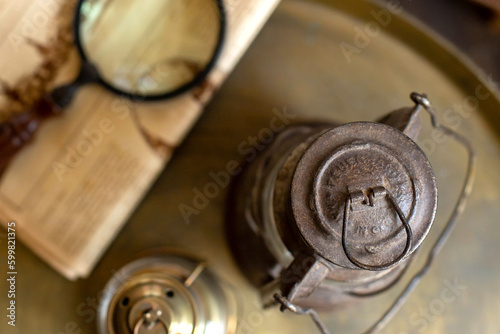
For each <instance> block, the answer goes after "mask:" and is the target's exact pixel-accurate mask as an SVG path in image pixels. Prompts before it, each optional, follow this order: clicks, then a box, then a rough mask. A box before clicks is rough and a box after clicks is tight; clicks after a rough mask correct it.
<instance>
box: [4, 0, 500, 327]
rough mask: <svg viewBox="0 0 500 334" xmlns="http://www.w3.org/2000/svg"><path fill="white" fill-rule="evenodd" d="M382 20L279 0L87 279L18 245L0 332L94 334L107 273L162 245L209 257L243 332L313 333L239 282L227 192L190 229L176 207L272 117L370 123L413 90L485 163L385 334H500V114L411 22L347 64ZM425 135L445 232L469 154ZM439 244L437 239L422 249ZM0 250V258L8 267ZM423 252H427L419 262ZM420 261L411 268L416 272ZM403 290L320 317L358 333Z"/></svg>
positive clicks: (339, 5)
mask: <svg viewBox="0 0 500 334" xmlns="http://www.w3.org/2000/svg"><path fill="white" fill-rule="evenodd" d="M382 9H386V8H384V7H383V5H382V6H377V5H374V4H372V3H370V2H366V1H364V0H350V1H344V0H323V1H322V4H321V5H318V4H317V3H314V2H312V1H311V2H309V1H298V0H292V1H289V0H284V1H283V3H282V5H281V6H280V7H279V8H278V11H277V12H276V13H275V14H274V16H273V17H272V18H271V20H270V21H269V23H268V24H267V26H266V27H265V28H264V30H263V31H262V33H261V34H260V36H259V37H258V38H257V40H256V41H255V43H254V44H253V46H252V47H251V49H250V50H249V51H248V53H247V54H246V56H245V57H244V59H243V60H242V62H241V63H240V65H239V66H238V67H237V69H236V70H235V72H234V74H233V75H232V76H231V77H230V78H229V80H228V82H227V83H226V84H225V85H224V87H223V88H222V90H221V91H220V92H219V94H218V95H217V97H216V99H215V100H214V101H213V102H212V104H211V105H210V106H209V107H208V109H207V111H206V114H205V116H204V117H203V118H202V119H201V120H200V122H199V123H198V125H197V126H196V127H195V129H194V130H193V132H192V133H191V135H190V137H189V138H188V139H187V141H186V142H185V144H184V145H183V146H182V147H181V148H180V149H179V151H178V152H177V153H176V156H175V157H174V159H173V160H172V162H171V164H170V165H169V166H168V168H167V170H166V171H165V173H164V174H163V175H162V176H161V177H160V178H159V180H158V182H157V183H156V185H155V186H154V187H153V189H152V190H151V192H150V193H149V195H148V196H147V197H146V199H145V200H144V202H143V203H142V205H141V206H140V207H139V208H138V210H137V212H136V213H135V214H134V215H133V216H132V217H131V219H130V222H129V223H128V224H127V225H126V227H125V228H124V230H123V231H122V232H121V233H120V234H119V235H118V237H117V239H116V241H115V242H114V243H113V245H112V246H111V247H110V249H109V250H108V252H107V253H106V254H105V256H104V257H103V259H102V261H101V263H100V264H99V266H98V267H97V269H96V270H95V272H94V273H93V274H92V276H91V277H90V278H89V279H87V280H82V281H79V282H77V283H72V282H68V281H66V280H65V279H64V278H62V277H60V276H59V275H58V274H57V273H55V272H54V271H52V270H51V269H50V268H49V267H48V266H46V265H45V264H44V263H43V262H42V261H40V260H39V259H38V258H36V257H35V256H34V255H33V254H32V253H31V252H29V251H28V250H27V249H26V248H25V247H23V246H22V245H18V246H17V251H18V254H17V255H18V258H17V259H18V268H19V273H20V274H19V275H18V289H19V292H18V295H17V296H16V301H17V307H18V311H19V313H18V321H19V322H18V326H17V327H16V328H15V329H14V330H12V329H11V328H10V327H8V325H7V323H6V322H5V321H3V322H0V332H2V333H4V332H5V333H22V334H24V333H42V334H43V333H45V334H49V333H52V334H59V333H65V332H67V333H71V331H76V330H77V329H80V330H81V333H96V325H95V320H96V317H95V314H96V306H95V305H96V304H95V303H96V300H97V298H99V297H100V295H101V290H102V289H103V287H104V286H105V284H106V282H107V281H108V280H109V278H110V277H111V275H112V274H113V272H115V271H116V270H118V269H119V268H121V267H122V266H123V265H124V264H126V263H128V262H129V261H130V260H131V259H133V258H134V257H135V256H136V254H137V253H139V252H141V251H143V250H146V249H150V248H151V247H156V246H161V245H163V246H165V245H168V246H176V247H182V248H184V249H186V250H188V251H190V252H192V253H195V254H199V255H201V256H203V257H204V258H206V259H208V260H209V261H210V263H211V268H213V270H215V271H216V272H218V273H219V274H220V275H221V276H222V277H224V278H226V279H229V280H230V282H231V284H232V285H233V286H237V287H238V289H237V292H238V294H239V298H240V300H241V302H240V304H241V306H242V308H241V314H240V317H239V318H240V324H241V329H240V332H239V333H242V334H246V333H256V334H271V333H272V334H274V333H287V334H296V333H297V334H299V333H310V332H311V329H315V328H314V327H313V326H314V325H313V323H312V322H311V320H310V319H309V318H308V317H297V316H294V315H292V314H289V313H286V314H281V313H280V312H279V310H276V309H271V310H268V311H265V312H264V311H262V310H261V301H260V297H259V294H258V292H257V291H256V289H255V288H254V287H253V285H252V284H250V283H249V282H248V281H247V280H246V279H245V277H244V276H243V275H242V274H241V272H240V271H239V269H238V267H237V266H236V263H235V262H234V261H233V259H232V255H231V253H230V251H229V248H228V247H227V244H226V236H225V233H224V226H223V225H224V224H223V222H224V211H225V209H226V194H227V190H228V189H227V186H223V185H224V183H221V185H222V186H220V188H219V191H218V194H217V196H213V197H212V198H210V199H208V198H207V201H208V204H205V202H204V203H202V204H205V205H203V206H202V205H198V208H197V209H196V210H198V211H199V213H197V214H195V215H193V216H191V217H189V224H187V223H186V219H185V217H183V216H182V214H181V213H180V211H179V207H178V206H179V205H180V204H181V203H184V204H188V205H191V206H192V205H193V199H194V198H195V193H194V192H193V191H194V189H197V190H198V191H200V192H202V193H203V192H204V190H203V189H204V187H205V185H207V184H209V183H210V182H214V181H213V177H212V176H211V175H214V174H211V173H219V172H221V171H226V168H227V164H228V163H229V162H231V161H241V159H242V158H243V157H244V153H245V152H244V151H246V150H254V151H255V152H258V151H259V146H258V145H254V144H251V143H252V142H253V141H252V140H249V136H252V137H257V136H258V135H259V132H260V131H261V130H262V129H269V128H270V127H271V126H273V125H277V126H281V125H282V124H284V123H275V122H274V123H271V121H272V119H273V117H275V114H274V113H273V112H272V110H273V108H276V109H277V110H279V114H280V115H281V116H283V115H288V114H291V115H293V116H294V117H295V118H292V117H288V118H286V117H283V118H282V119H285V121H286V120H288V121H290V122H296V121H298V120H300V119H302V120H312V119H316V120H323V121H326V122H333V121H336V122H339V123H346V122H352V121H360V120H373V119H379V118H381V117H382V116H384V114H385V113H386V112H387V111H388V110H394V109H396V108H400V107H401V106H405V105H408V93H409V92H411V91H421V92H427V93H429V94H430V98H431V100H432V101H433V103H434V104H435V106H436V108H437V109H438V110H439V111H443V114H444V112H446V110H450V111H448V112H446V115H447V116H446V118H444V117H441V120H442V121H444V123H445V124H447V125H449V126H452V127H454V128H457V129H458V130H459V131H460V132H461V133H464V134H465V135H466V136H467V137H468V138H471V140H472V143H473V146H474V147H475V148H476V150H477V154H478V161H479V164H478V172H477V180H476V188H475V190H474V192H473V193H472V197H471V199H470V202H469V204H468V207H467V210H466V211H465V212H464V215H463V216H462V218H461V219H460V220H459V221H458V225H457V228H456V229H455V231H454V232H453V234H452V235H451V238H450V240H449V242H448V244H447V245H446V247H445V248H444V249H443V252H442V253H441V254H440V255H439V257H437V258H436V261H437V262H436V264H437V265H436V266H434V267H433V268H432V269H431V270H430V271H429V275H428V276H427V277H426V278H425V279H424V280H423V281H422V284H421V285H420V286H418V288H417V289H416V290H415V291H414V293H413V294H412V295H411V297H410V298H409V300H408V302H407V303H406V305H405V306H404V307H403V309H402V310H401V311H400V313H399V314H398V315H397V316H396V318H394V319H393V321H392V322H391V323H390V324H389V326H388V327H387V328H386V329H385V330H384V331H383V333H388V334H392V333H395V334H401V333H426V334H427V333H429V334H442V333H454V334H455V333H460V334H469V333H482V334H497V333H498V328H500V319H499V318H498V313H499V312H500V298H499V296H500V288H499V285H498V277H499V275H500V265H499V264H498V260H497V254H498V252H499V251H500V248H499V235H498V226H497V225H498V218H497V217H499V216H500V206H498V202H499V201H500V174H499V173H498V171H499V170H500V140H499V139H500V112H499V110H500V102H499V100H498V98H497V97H496V95H492V94H491V90H490V89H489V87H490V86H488V84H487V81H486V79H484V80H483V79H482V77H481V78H480V77H478V75H477V74H476V72H475V71H473V70H471V69H470V67H469V66H468V65H464V64H465V63H466V62H465V63H464V62H463V61H462V58H461V57H460V56H459V55H457V53H456V52H454V51H452V52H449V51H447V50H446V49H444V48H443V44H442V43H441V41H436V39H435V38H431V37H429V35H428V34H426V33H423V32H422V31H421V30H419V29H417V28H415V26H413V25H411V24H409V23H408V20H407V19H406V18H405V17H400V16H396V15H392V16H391V22H390V24H388V25H387V26H386V27H384V28H383V29H381V30H380V32H379V34H378V35H377V36H375V37H372V38H371V39H370V40H371V42H370V43H369V45H368V46H366V47H365V48H363V49H362V50H361V53H360V54H355V55H354V56H353V58H352V61H351V62H350V63H347V61H346V58H345V56H344V55H343V53H342V51H341V50H340V49H339V43H341V42H347V43H351V44H354V38H355V30H354V29H355V28H359V29H364V27H365V26H366V24H367V23H369V22H373V21H375V19H374V17H373V16H372V14H371V11H373V10H375V11H380V10H382ZM495 79H496V81H498V79H497V78H493V80H495ZM478 92H479V95H476V94H477V93H478ZM474 99H476V100H477V101H479V104H478V105H477V107H474V105H472V106H471V105H470V104H468V103H470V102H471V101H476V100H474ZM454 105H455V107H454ZM283 106H286V107H287V111H288V114H285V113H283ZM443 114H441V115H443ZM280 120H281V119H280ZM279 122H281V121H279ZM428 124H429V123H428V119H427V118H425V117H424V118H423V119H422V137H421V140H420V141H419V143H420V144H421V145H423V147H424V149H425V151H426V154H427V155H428V156H429V159H430V161H431V163H432V166H433V169H434V171H435V173H436V179H437V183H438V188H439V190H440V197H439V202H438V212H437V216H436V222H435V224H436V225H435V227H437V228H438V229H439V228H440V227H442V223H443V222H444V220H445V219H446V218H447V216H448V214H449V212H450V211H451V209H452V207H453V205H454V203H455V201H456V198H457V196H458V193H459V191H460V180H461V178H462V177H463V173H464V164H463V161H464V154H463V150H462V149H461V148H459V147H457V146H456V145H453V144H452V142H451V141H447V140H445V139H442V138H440V137H438V136H434V137H435V138H434V139H433V133H432V132H431V131H428V129H429V127H428ZM238 147H240V149H239V148H238ZM193 207H194V206H193ZM435 237H436V236H435V235H434V234H433V232H431V233H430V234H429V237H428V238H429V242H432V241H433V240H435ZM4 240H5V239H4ZM4 240H2V242H1V244H0V246H1V248H2V249H1V252H2V255H3V258H4V259H5V254H6V247H5V248H4V247H3V245H6V242H4ZM429 242H424V244H423V247H424V248H423V250H422V253H421V254H425V252H426V251H427V249H428V247H429ZM258 251H260V250H256V252H258ZM256 256H257V254H256ZM420 262H421V260H419V259H417V260H416V261H415V265H419V264H421V263H420ZM411 273H412V272H411V270H410V272H409V273H408V274H411ZM405 279H407V276H406V275H405V276H404V277H403V280H402V281H401V282H400V283H398V284H397V285H396V286H395V287H394V291H393V292H388V293H387V294H385V295H381V296H379V297H376V298H375V299H374V300H372V301H368V302H366V303H363V304H360V305H359V306H358V307H356V308H350V309H349V308H345V309H340V310H337V311H335V312H329V313H320V316H321V318H322V319H323V320H325V321H326V324H327V326H328V327H329V328H330V329H334V330H335V332H336V333H359V332H361V331H363V330H365V329H366V328H368V327H369V326H370V325H371V324H372V323H373V322H374V321H375V319H377V318H378V317H379V316H380V315H381V314H382V312H383V309H385V308H386V307H387V306H388V305H389V304H390V303H391V302H392V301H393V300H394V298H395V296H396V294H397V293H398V292H399V291H401V289H402V288H403V285H404V284H405V283H407V282H405ZM0 289H1V290H2V291H7V286H6V282H0ZM5 300H6V298H3V299H0V306H1V308H2V309H5V308H6V307H7V306H6V305H5ZM353 319H355V320H354V321H353Z"/></svg>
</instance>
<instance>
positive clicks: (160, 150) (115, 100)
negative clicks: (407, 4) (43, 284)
mask: <svg viewBox="0 0 500 334" xmlns="http://www.w3.org/2000/svg"><path fill="white" fill-rule="evenodd" d="M70 1H72V0H70ZM278 2H279V0H251V1H247V0H230V1H226V2H225V7H226V12H227V37H226V40H225V44H224V47H223V51H222V54H221V56H220V58H219V60H218V62H217V64H216V66H215V68H214V69H213V70H212V72H211V73H210V74H209V76H208V79H207V83H208V84H205V85H204V86H203V89H201V88H195V89H194V90H193V91H191V92H187V93H185V94H183V95H181V96H179V97H177V98H173V99H169V100H164V101H158V102H142V103H138V102H132V101H131V100H128V99H126V98H124V97H120V96H117V95H114V94H112V93H110V92H109V91H107V90H105V89H104V88H102V87H100V86H97V85H89V86H84V87H82V88H81V89H80V90H79V92H78V93H77V96H76V98H75V99H74V101H73V103H72V104H71V105H70V106H69V107H68V108H67V109H66V110H65V112H64V114H63V115H62V116H61V117H55V118H53V119H50V120H48V121H47V122H45V123H44V124H43V125H42V126H41V128H40V130H39V131H38V132H37V133H36V135H35V138H34V140H33V142H32V143H31V144H29V145H28V146H26V147H25V148H24V149H23V150H22V151H21V152H20V153H19V154H18V155H17V156H16V157H15V159H14V160H13V161H12V162H11V163H10V165H9V167H8V169H7V170H6V172H5V173H4V175H3V176H2V179H1V180H0V220H1V223H2V224H3V225H6V224H7V223H8V222H10V221H15V222H16V230H17V235H18V237H19V238H20V239H21V241H23V242H24V244H26V245H27V246H28V247H30V248H31V249H32V250H33V251H34V252H35V253H36V254H38V256H39V257H41V258H42V259H43V260H45V261H46V262H47V263H48V264H50V265H51V266H52V267H53V268H55V269H56V270H57V271H59V272H60V273H61V274H63V275H64V276H65V277H66V278H68V279H72V280H73V279H77V278H80V277H86V276H87V275H89V274H90V272H91V271H92V269H93V267H94V266H95V264H96V263H97V261H98V260H99V258H100V257H101V256H102V254H103V252H104V251H105V250H106V248H107V247H108V245H109V244H110V242H111V241H112V240H113V239H114V237H115V236H116V234H117V233H118V231H119V230H120V228H121V227H122V226H123V224H124V223H125V222H126V221H127V218H128V217H129V215H130V214H131V213H132V212H133V210H134V209H135V207H136V206H137V204H138V203H139V201H140V200H141V199H142V197H143V196H144V195H145V193H146V191H147V190H148V188H149V187H150V186H151V185H152V183H153V182H154V181H155V179H156V178H157V176H158V175H159V174H160V172H161V171H162V170H163V168H164V167H165V165H166V164H167V162H168V160H169V158H170V157H171V154H172V152H173V150H174V149H175V147H177V146H178V145H179V144H180V142H181V141H182V140H183V138H184V137H185V136H186V134H187V133H188V131H189V129H190V128H191V127H192V125H193V124H194V122H195V121H196V120H197V118H198V117H199V116H200V114H201V112H202V109H203V107H204V105H205V104H206V103H207V102H208V101H209V99H210V97H211V96H212V94H213V93H214V91H215V90H216V89H217V88H218V87H219V86H220V85H221V84H222V82H223V81H224V79H225V78H226V76H227V75H228V74H229V73H230V71H231V70H232V69H233V67H234V66H235V64H236V63H237V61H238V60H239V58H240V57H241V56H242V54H243V53H244V51H245V50H246V48H247V47H248V46H249V44H250V43H251V41H252V40H253V38H254V37H255V35H256V34H257V32H258V31H259V30H260V28H261V27H262V26H263V24H264V23H265V21H266V20H267V18H268V17H269V15H270V14H271V13H272V11H273V10H274V8H275V7H276V6H277V4H278ZM49 3H50V4H49ZM62 3H63V1H46V0H37V1H33V0H16V1H10V2H8V3H6V4H5V6H3V8H2V12H1V14H0V16H2V20H0V33H1V34H2V35H3V36H4V38H2V39H1V41H2V42H1V44H0V74H1V75H0V76H1V77H2V79H3V80H5V81H6V82H8V83H15V81H16V80H17V79H18V78H19V77H20V76H22V75H25V74H26V71H29V70H30V69H31V68H35V67H36V66H37V64H38V63H40V62H41V56H40V55H39V53H37V52H36V50H34V48H33V47H32V46H31V45H28V43H27V42H25V40H26V41H27V39H26V38H28V39H31V40H37V41H39V42H40V43H41V44H43V43H44V41H45V40H46V39H47V38H49V37H50V35H51V34H53V30H54V27H51V22H55V21H56V18H55V16H57V15H58V10H57V7H58V6H60V4H62ZM41 17H44V18H45V19H44V20H43V22H45V23H44V24H42V23H43V22H42V20H41V19H40V18H41ZM21 41H22V42H21ZM73 53H74V54H73V55H72V56H70V58H69V60H68V62H67V64H66V65H65V66H64V68H62V69H61V71H60V73H58V79H57V80H56V82H55V83H54V85H59V84H62V83H66V82H68V81H69V80H70V78H71V77H72V76H74V75H75V69H76V68H77V67H78V65H79V60H78V57H77V56H76V52H73ZM0 100H1V99H0Z"/></svg>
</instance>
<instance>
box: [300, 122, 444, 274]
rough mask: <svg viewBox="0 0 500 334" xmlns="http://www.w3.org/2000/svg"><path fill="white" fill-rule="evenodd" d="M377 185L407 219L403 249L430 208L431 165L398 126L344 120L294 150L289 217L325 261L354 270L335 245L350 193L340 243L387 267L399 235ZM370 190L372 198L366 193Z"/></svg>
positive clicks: (433, 194) (419, 234)
mask: <svg viewBox="0 0 500 334" xmlns="http://www.w3.org/2000/svg"><path fill="white" fill-rule="evenodd" d="M376 187H384V188H385V190H386V191H387V192H388V193H389V194H391V195H390V196H392V197H393V198H394V199H395V202H396V203H397V205H398V206H399V207H400V208H401V210H402V211H403V214H404V216H405V217H408V220H409V222H410V224H411V229H412V230H413V239H412V240H411V244H412V247H411V251H410V252H408V254H407V255H409V254H411V253H412V252H413V251H415V249H416V248H417V247H418V246H419V245H420V244H421V242H422V241H423V240H424V238H425V236H426V235H427V233H428V231H429V229H430V227H431V225H432V221H433V219H434V215H435V211H436V206H437V189H436V183H435V178H434V173H433V172H432V168H431V166H430V164H429V162H428V161H427V158H426V157H425V155H424V153H423V152H422V151H421V150H420V148H419V147H418V146H417V145H416V144H415V143H414V142H413V141H411V140H410V139H409V138H408V137H406V136H404V135H403V134H402V133H401V132H399V131H397V130H395V129H394V128H392V127H389V126H387V125H382V124H377V123H367V122H366V123H351V124H346V125H343V126H340V127H338V128H335V129H333V130H330V131H328V132H326V133H325V134H323V135H322V136H321V137H319V138H318V139H317V140H316V141H315V142H314V143H313V144H312V145H311V146H310V147H308V148H307V149H306V151H305V152H304V154H303V155H302V157H301V159H300V161H299V163H298V165H297V167H296V169H295V172H294V176H293V180H292V186H291V203H292V211H293V217H294V220H295V222H296V224H297V228H298V229H299V231H300V234H301V236H302V237H303V239H304V240H305V241H306V243H307V244H308V245H309V246H310V247H311V248H312V249H313V250H314V251H315V252H316V253H318V254H320V255H321V256H323V257H324V258H326V259H327V260H329V261H331V262H333V263H335V264H337V265H339V266H342V267H346V268H351V269H358V268H359V266H358V265H356V264H354V263H353V261H351V260H350V259H349V258H348V257H347V254H346V253H345V252H344V249H343V247H342V239H343V238H342V235H343V226H344V225H345V224H343V220H344V211H345V210H344V206H345V203H346V202H347V199H348V197H349V196H350V198H351V199H352V204H351V205H350V210H351V211H352V212H351V214H350V216H351V222H350V223H349V226H346V232H347V237H346V243H347V245H348V246H349V248H351V249H352V251H351V252H352V253H353V256H355V258H357V259H358V260H359V261H360V262H362V263H367V264H369V265H371V266H382V267H384V268H383V269H388V267H390V266H384V264H387V263H392V265H395V264H397V263H399V262H400V260H402V258H401V259H399V261H394V260H395V259H396V258H397V257H398V255H399V254H402V253H403V250H404V248H405V245H406V244H407V242H406V239H407V234H408V233H405V229H404V228H403V225H402V223H401V219H400V217H399V216H398V215H397V211H396V210H394V208H393V206H392V205H391V203H390V201H388V200H386V198H385V197H386V196H385V195H384V196H381V198H378V197H376V193H374V192H373V190H372V189H373V188H376ZM374 195H375V196H374Z"/></svg>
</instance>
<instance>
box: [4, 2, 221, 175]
mask: <svg viewBox="0 0 500 334" xmlns="http://www.w3.org/2000/svg"><path fill="white" fill-rule="evenodd" d="M225 21H226V20H225V11H224V6H223V3H222V0H182V1H181V0H81V1H80V2H79V3H78V6H77V10H76V15H75V20H74V32H75V44H76V47H77V49H78V52H79V54H80V56H81V59H82V65H81V68H80V71H79V74H78V76H77V78H76V79H75V80H74V81H73V82H71V83H69V84H67V85H64V86H62V87H59V88H56V89H54V91H52V92H50V93H48V94H46V95H44V97H43V98H42V99H41V100H40V101H38V102H37V103H35V105H34V106H33V108H32V109H31V110H29V111H27V112H26V113H25V114H21V115H16V116H14V117H13V118H11V119H10V120H8V121H7V122H5V123H4V124H2V125H1V128H0V171H3V170H4V168H5V166H6V165H7V164H8V162H9V161H10V160H11V159H12V157H13V156H14V155H15V154H16V153H17V152H18V151H19V150H20V149H21V148H22V147H23V146H24V145H25V144H26V143H27V142H29V141H31V140H32V137H33V134H34V133H35V131H36V130H37V128H38V127H39V124H40V122H41V121H42V120H44V119H46V118H49V117H50V116H53V115H55V114H58V113H60V112H61V111H62V110H63V109H64V108H65V107H67V106H68V105H69V104H70V103H71V101H72V99H73V97H74V95H75V93H76V92H77V90H78V88H79V87H81V86H82V85H84V84H89V83H96V84H99V85H101V86H103V87H105V88H107V89H108V90H109V91H112V92H114V93H116V94H119V95H122V96H125V97H128V98H131V99H134V100H136V101H151V100H159V99H166V98H171V97H174V96H177V95H180V94H182V93H185V92H186V91H188V90H190V89H192V88H194V87H196V86H197V85H199V84H201V83H202V82H203V81H204V79H205V78H206V76H207V75H208V73H209V72H210V71H211V69H212V68H213V67H214V65H215V63H216V61H217V58H218V56H219V54H220V51H221V49H222V44H223V41H224V36H225V30H226V26H225Z"/></svg>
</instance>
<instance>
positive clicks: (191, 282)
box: [98, 254, 236, 334]
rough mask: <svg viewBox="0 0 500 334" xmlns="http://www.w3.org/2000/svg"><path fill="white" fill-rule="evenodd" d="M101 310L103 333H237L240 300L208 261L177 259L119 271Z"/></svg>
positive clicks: (150, 259) (136, 264)
mask: <svg viewBox="0 0 500 334" xmlns="http://www.w3.org/2000/svg"><path fill="white" fill-rule="evenodd" d="M104 292H105V293H104V296H103V298H102V301H101V303H100V306H99V316H98V329H99V333H101V334H127V333H131V334H132V333H133V334H146V333H155V334H160V333H175V334H203V333H208V332H210V333H214V334H217V333H220V334H226V333H234V331H235V327H236V310H235V305H236V303H235V300H234V297H233V296H232V295H231V294H230V293H229V292H228V290H227V288H225V286H224V285H223V284H221V282H220V281H219V280H218V279H217V278H216V277H215V276H214V275H213V274H212V273H211V272H210V271H209V270H208V269H206V268H205V266H204V264H203V263H200V262H197V261H196V260H194V259H191V258H187V257H184V256H177V255H172V254H170V255H166V254H165V255H160V256H152V257H147V258H142V259H139V260H137V261H134V262H132V263H130V264H128V265H127V266H125V267H124V268H122V269H121V270H120V271H118V272H117V273H116V274H115V275H114V277H113V278H112V279H111V281H110V282H109V283H108V285H107V286H106V288H105V290H104Z"/></svg>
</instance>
